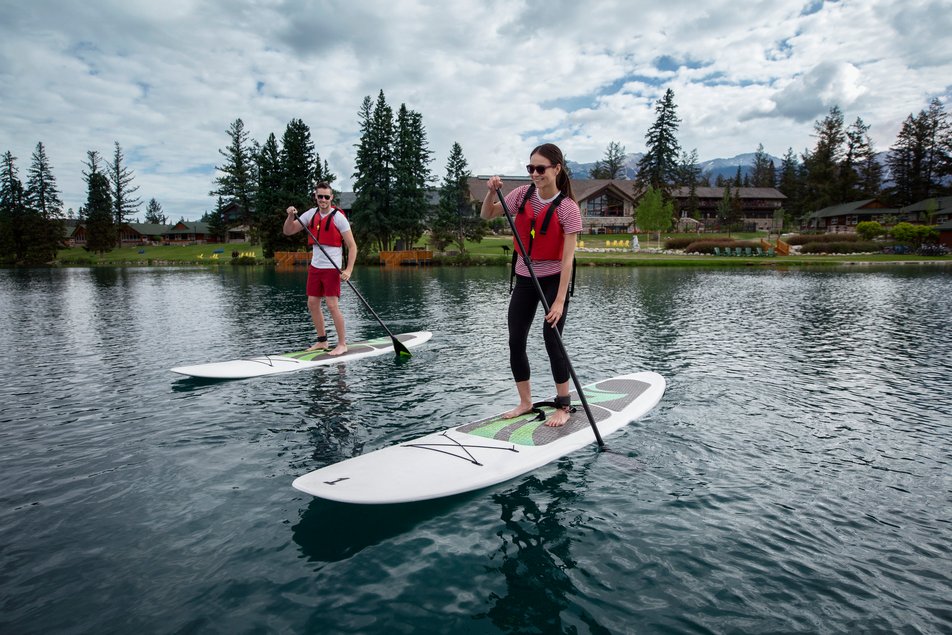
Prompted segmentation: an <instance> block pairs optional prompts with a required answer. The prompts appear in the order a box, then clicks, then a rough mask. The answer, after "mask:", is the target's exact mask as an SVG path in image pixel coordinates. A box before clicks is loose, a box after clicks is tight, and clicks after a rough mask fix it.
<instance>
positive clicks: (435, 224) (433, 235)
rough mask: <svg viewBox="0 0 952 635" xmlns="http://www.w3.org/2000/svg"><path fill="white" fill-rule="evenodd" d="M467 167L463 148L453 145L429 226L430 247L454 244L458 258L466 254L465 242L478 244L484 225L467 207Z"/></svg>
mask: <svg viewBox="0 0 952 635" xmlns="http://www.w3.org/2000/svg"><path fill="white" fill-rule="evenodd" d="M470 176H471V174H470V172H469V166H468V164H467V162H466V158H465V157H464V156H463V148H462V146H460V144H459V143H454V144H453V147H452V149H451V150H450V157H449V159H448V160H447V161H446V175H445V176H444V177H443V183H442V184H441V186H440V205H439V208H438V209H437V213H436V217H435V218H434V219H433V221H432V223H431V225H430V243H431V244H432V245H433V247H434V248H436V249H437V250H438V251H443V250H444V249H445V248H446V246H447V245H448V244H450V243H451V242H455V243H456V246H457V247H458V248H459V252H460V253H461V254H463V253H466V241H467V240H470V241H474V242H480V241H482V239H483V236H485V235H486V231H487V225H486V223H485V221H483V220H482V219H481V218H479V216H478V215H477V214H476V211H475V209H474V208H473V207H472V206H471V204H470V199H471V196H470V192H469V177H470Z"/></svg>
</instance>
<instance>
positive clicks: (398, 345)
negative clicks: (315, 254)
mask: <svg viewBox="0 0 952 635" xmlns="http://www.w3.org/2000/svg"><path fill="white" fill-rule="evenodd" d="M316 213H317V212H315V214H316ZM294 218H295V219H296V220H297V222H299V223H301V227H303V228H304V231H306V232H307V233H308V235H309V236H310V237H311V239H313V240H314V244H315V245H317V246H318V247H319V248H320V250H321V252H322V253H323V254H324V255H325V256H326V257H327V259H328V260H329V261H330V263H331V264H332V265H334V269H337V273H343V272H342V271H341V270H340V267H338V266H337V263H336V262H334V260H333V259H332V258H331V257H330V256H329V255H328V254H327V251H326V250H325V249H324V247H323V245H321V243H319V242H318V241H317V237H316V236H315V235H314V234H313V233H312V232H311V228H310V227H308V226H307V225H306V224H305V223H304V221H302V220H301V217H300V216H298V215H297V214H295V215H294ZM344 282H346V283H347V284H348V286H350V288H351V289H352V290H353V292H354V293H356V294H357V297H358V298H360V301H361V302H363V303H364V306H366V307H367V310H368V311H370V312H371V313H372V314H373V316H374V317H375V318H377V321H378V322H380V326H382V327H383V329H384V330H385V331H386V332H387V335H389V336H390V339H391V340H393V351H394V353H396V355H397V357H398V358H399V357H410V351H409V350H408V349H407V347H406V346H404V345H403V342H401V341H400V340H398V339H397V336H396V335H394V334H393V333H392V332H391V331H390V329H388V328H387V325H386V324H384V323H383V320H381V319H380V316H379V315H377V312H376V311H374V310H373V307H371V306H370V303H369V302H367V300H365V299H364V296H362V295H360V291H358V290H357V287H355V286H354V285H353V283H352V282H351V281H350V279H349V278H348V279H347V280H345V281H344Z"/></svg>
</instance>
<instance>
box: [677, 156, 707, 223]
mask: <svg viewBox="0 0 952 635" xmlns="http://www.w3.org/2000/svg"><path fill="white" fill-rule="evenodd" d="M700 179H701V167H700V166H699V165H698V163H697V148H694V149H693V150H691V152H690V153H688V152H682V153H681V163H680V165H679V166H678V178H677V181H676V183H677V184H678V185H680V186H681V187H687V188H688V199H687V202H686V204H685V206H684V209H683V210H680V211H681V212H682V213H686V214H687V215H688V216H690V217H691V218H693V219H695V220H700V219H701V213H700V210H699V205H700V202H699V200H698V196H697V186H698V182H699V181H700Z"/></svg>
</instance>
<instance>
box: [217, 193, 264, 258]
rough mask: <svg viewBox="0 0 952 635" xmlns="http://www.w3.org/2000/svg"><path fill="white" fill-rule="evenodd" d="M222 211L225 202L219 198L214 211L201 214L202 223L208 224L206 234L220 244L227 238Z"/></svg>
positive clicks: (226, 228)
mask: <svg viewBox="0 0 952 635" xmlns="http://www.w3.org/2000/svg"><path fill="white" fill-rule="evenodd" d="M224 210H225V201H224V200H222V197H220V196H219V197H218V200H217V201H216V203H215V209H214V210H212V211H210V212H205V213H204V214H202V222H203V223H208V233H209V234H211V235H212V236H213V237H214V238H215V239H216V240H217V241H218V242H220V243H223V242H225V240H226V238H227V236H228V227H226V226H225V212H224ZM266 257H267V256H266Z"/></svg>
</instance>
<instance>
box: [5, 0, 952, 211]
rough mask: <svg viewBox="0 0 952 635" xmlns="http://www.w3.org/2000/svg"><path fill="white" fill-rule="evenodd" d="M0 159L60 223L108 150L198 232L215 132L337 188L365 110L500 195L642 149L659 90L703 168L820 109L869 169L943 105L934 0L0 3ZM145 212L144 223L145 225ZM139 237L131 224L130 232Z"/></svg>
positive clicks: (944, 24)
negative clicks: (544, 174)
mask: <svg viewBox="0 0 952 635" xmlns="http://www.w3.org/2000/svg"><path fill="white" fill-rule="evenodd" d="M3 5H4V7H3V11H2V14H3V21H2V23H0V152H5V151H7V150H9V151H11V152H12V153H13V154H14V155H15V156H16V157H17V165H18V167H19V170H20V176H21V178H22V179H23V180H25V179H26V171H27V168H28V167H29V164H30V157H31V154H32V153H33V151H34V148H35V146H36V144H37V142H43V144H44V146H45V147H46V150H47V154H48V156H49V158H50V160H51V163H52V165H53V169H54V174H55V176H56V178H57V182H58V184H59V187H60V189H61V190H62V193H63V199H64V202H65V204H66V205H67V206H68V207H72V208H74V209H78V208H79V207H80V206H81V205H82V204H83V201H84V200H85V184H84V183H83V180H82V170H83V161H84V159H85V157H86V152H87V150H98V151H99V152H100V153H102V154H103V155H104V156H111V154H112V151H113V144H114V142H116V141H118V142H119V144H120V145H121V146H122V148H123V150H124V152H125V154H126V161H127V165H128V167H130V168H131V169H132V170H133V171H134V172H135V184H137V185H139V188H140V189H139V192H138V195H139V196H140V197H141V198H142V199H143V201H144V202H145V201H148V200H149V199H150V198H152V197H154V198H156V199H157V200H158V201H159V202H160V203H161V205H162V207H163V208H164V211H165V212H166V214H167V215H168V216H169V217H170V220H173V221H174V220H178V218H179V217H185V218H186V219H197V218H199V217H200V216H201V215H202V213H203V212H204V211H206V210H207V209H210V208H212V207H213V206H214V201H213V200H212V198H211V197H209V196H208V191H209V190H210V189H212V187H213V185H214V177H215V166H217V165H221V164H222V160H223V159H222V157H221V155H220V154H219V149H220V148H224V147H225V146H226V145H227V144H228V137H227V134H226V131H227V129H228V126H229V124H230V123H231V122H232V121H234V120H235V119H237V118H239V117H240V118H241V119H242V120H243V121H244V122H245V126H246V129H247V130H248V131H249V132H250V135H251V137H252V138H254V139H256V140H258V141H262V142H263V141H264V140H265V139H266V138H267V136H268V134H269V133H271V132H274V133H275V135H276V136H277V137H278V138H279V139H280V137H281V135H282V133H283V132H284V128H285V126H286V125H287V123H288V121H289V120H291V119H292V118H300V119H302V120H303V121H304V122H305V123H306V124H307V125H308V126H309V127H310V129H311V136H312V139H313V140H314V143H315V145H316V148H317V151H318V153H319V154H320V156H321V157H322V158H323V159H326V160H327V161H328V163H329V164H330V168H331V170H332V171H333V172H335V173H336V174H337V175H338V176H339V177H340V180H339V181H338V183H339V184H340V185H342V186H343V187H344V188H345V189H348V188H349V187H350V185H351V183H352V179H351V175H352V173H353V166H354V144H355V143H356V142H357V139H358V118H357V112H358V109H359V107H360V104H361V102H362V100H363V98H364V97H365V96H367V95H370V96H371V97H372V98H376V96H377V93H378V92H379V91H380V90H383V91H384V94H385V95H386V98H387V101H388V102H389V103H390V104H391V105H392V106H393V107H394V109H395V110H396V109H397V108H398V107H399V105H400V104H401V103H405V104H406V105H407V107H408V108H410V109H412V110H416V111H417V112H419V113H421V114H422V116H423V122H424V125H425V126H426V129H427V133H428V137H429V144H430V149H431V150H432V151H433V154H434V161H433V164H432V168H433V172H434V174H435V175H436V176H437V177H442V175H443V173H444V171H445V165H446V159H447V156H448V154H449V149H450V147H451V146H452V144H453V142H454V141H456V142H459V143H460V145H461V146H462V147H463V152H464V154H465V156H466V159H467V160H468V162H469V166H470V169H471V171H472V172H473V173H474V174H489V173H500V174H515V173H519V172H520V170H522V168H521V166H523V165H524V164H525V163H526V159H527V158H528V157H527V156H526V155H527V153H528V151H529V150H531V148H532V147H533V146H534V145H536V144H537V143H540V142H544V141H552V142H554V143H557V144H559V145H560V146H561V147H562V148H563V150H564V151H565V153H566V156H567V157H568V158H569V159H571V160H574V161H578V162H589V161H594V160H596V159H598V158H600V157H602V156H603V155H604V152H605V148H606V146H607V145H608V143H609V142H611V141H617V142H619V143H621V144H622V145H624V146H625V148H626V150H627V151H628V152H641V151H643V150H644V135H645V132H646V130H647V128H648V126H649V125H651V123H652V122H653V120H654V110H653V109H654V104H655V102H656V101H657V99H658V98H659V97H660V95H661V94H662V93H663V92H664V91H665V90H666V89H667V88H671V89H672V90H673V91H674V94H675V102H676V103H677V106H678V114H679V115H680V116H681V118H682V123H681V128H680V131H679V140H680V143H681V145H682V147H684V148H685V149H686V150H690V149H692V148H696V149H697V151H698V154H699V156H700V159H701V160H707V159H714V158H728V157H732V156H734V155H737V154H740V153H746V152H753V151H754V150H755V149H756V147H757V145H758V144H759V143H763V145H764V148H765V149H766V150H767V152H769V153H771V154H773V155H775V156H781V155H783V154H784V153H785V152H786V151H787V149H788V148H791V147H792V148H793V149H794V150H795V151H796V152H801V151H802V150H803V149H804V148H807V147H812V145H813V138H812V137H811V133H812V128H813V122H814V121H816V120H817V119H821V118H822V117H823V116H824V115H826V113H827V112H829V109H830V107H831V106H833V105H835V104H836V105H839V106H840V108H841V109H842V110H843V112H844V114H845V118H846V121H847V123H851V122H852V121H854V120H855V119H856V118H857V117H862V119H863V120H864V121H865V122H866V123H868V124H871V126H872V128H871V134H872V135H873V138H874V140H875V143H876V149H877V150H886V149H888V147H889V146H890V145H891V144H892V143H893V142H894V140H895V136H896V133H897V131H898V129H899V126H900V125H901V123H902V121H903V119H904V118H905V117H906V116H907V115H909V114H910V113H917V112H918V111H919V110H921V109H922V108H924V107H925V106H926V105H927V104H928V102H929V100H930V99H932V98H933V97H938V98H939V99H940V100H942V101H943V103H945V104H946V109H947V110H949V109H950V104H949V100H950V97H952V36H950V33H952V9H950V4H949V1H948V0H840V1H838V2H833V1H827V2H822V1H812V0H799V1H796V0H765V1H760V0H749V1H748V2H737V1H736V0H734V1H731V2H725V1H724V0H707V1H706V2H697V1H696V0H667V1H666V2H656V1H654V0H617V1H604V2H603V1H599V0H591V1H589V2H583V1H582V0H545V1H540V2H524V1H519V0H505V1H497V0H451V1H448V0H432V1H431V0H390V1H389V2H382V1H380V0H298V1H292V0H288V1H284V0H256V1H250V2H240V1H237V0H235V1H230V0H229V1H226V0H201V1H200V0H163V1H162V2H154V1H152V0H149V1H145V0H87V1H86V2H64V1H62V0H55V1H54V0H29V1H28V2H26V1H24V2H20V1H17V0H10V1H7V2H3ZM144 207H145V206H144V204H143V208H142V210H143V212H144ZM140 216H141V215H140Z"/></svg>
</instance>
